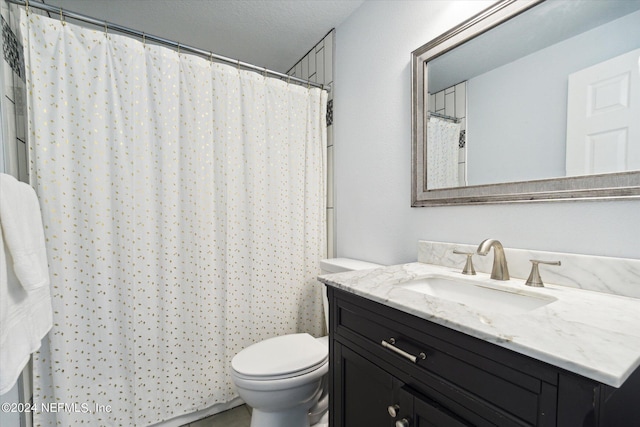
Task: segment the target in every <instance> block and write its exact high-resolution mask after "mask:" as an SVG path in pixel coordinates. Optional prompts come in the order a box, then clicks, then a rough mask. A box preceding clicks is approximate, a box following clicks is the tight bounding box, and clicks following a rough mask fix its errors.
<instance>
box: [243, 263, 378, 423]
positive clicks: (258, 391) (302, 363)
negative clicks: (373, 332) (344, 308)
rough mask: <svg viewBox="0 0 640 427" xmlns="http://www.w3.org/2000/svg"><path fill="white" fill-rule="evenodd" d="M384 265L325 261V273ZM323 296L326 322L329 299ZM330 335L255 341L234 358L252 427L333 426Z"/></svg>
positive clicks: (321, 264)
mask: <svg viewBox="0 0 640 427" xmlns="http://www.w3.org/2000/svg"><path fill="white" fill-rule="evenodd" d="M377 267H380V265H379V264H373V263H370V262H365V261H358V260H353V259H348V258H333V259H326V260H322V261H320V268H321V270H322V274H329V273H339V272H342V271H352V270H364V269H368V268H377ZM324 295H325V297H324V298H323V304H324V312H325V322H327V329H328V322H329V317H328V313H329V307H328V306H329V303H328V300H327V297H326V292H325V293H324ZM328 371H329V339H328V337H321V338H313V337H312V336H311V335H309V334H304V333H303V334H290V335H282V336H279V337H274V338H269V339H266V340H264V341H260V342H258V343H255V344H253V345H251V346H249V347H247V348H245V349H244V350H242V351H241V352H239V353H238V354H236V355H235V357H234V358H233V360H232V361H231V378H232V379H233V382H234V384H235V386H236V389H237V390H238V394H239V395H240V397H241V398H242V399H243V400H244V402H245V403H246V404H247V405H249V406H250V407H252V408H253V412H252V416H251V427H285V426H286V427H309V426H316V427H325V426H328V425H329V424H328V414H327V409H328V406H329V396H328V395H327V390H326V388H327V379H326V374H327V372H328Z"/></svg>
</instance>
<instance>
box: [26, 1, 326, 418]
mask: <svg viewBox="0 0 640 427" xmlns="http://www.w3.org/2000/svg"><path fill="white" fill-rule="evenodd" d="M21 31H22V34H23V41H24V46H26V48H25V49H26V57H27V79H28V82H27V84H28V92H29V97H28V105H29V132H30V134H29V155H30V164H31V180H32V181H31V182H32V185H33V186H34V187H35V188H36V190H37V192H38V195H39V198H40V202H41V205H42V211H43V217H44V222H45V230H46V238H47V250H48V257H49V264H50V271H51V281H52V294H53V307H54V327H53V330H52V331H51V332H50V334H49V335H48V337H47V339H46V340H45V342H44V343H43V348H42V350H41V351H40V352H39V353H38V354H37V355H36V357H35V380H34V381H35V397H34V398H35V402H36V404H38V405H40V403H42V402H44V403H47V404H49V403H54V402H56V403H62V404H66V405H68V406H64V407H62V409H61V410H59V411H58V412H57V413H40V414H37V415H36V424H37V425H54V424H56V423H57V425H64V426H73V425H80V424H83V425H92V426H98V425H100V426H146V425H150V424H153V423H156V422H159V421H162V420H166V419H170V418H173V417H176V416H179V415H182V414H185V413H190V412H193V411H196V410H199V409H203V408H206V407H208V406H210V405H212V404H215V403H219V402H227V401H229V400H231V399H232V398H234V397H235V396H236V394H235V392H234V389H233V387H232V383H231V380H230V377H229V374H228V371H229V367H230V361H231V358H232V357H233V356H234V354H235V353H237V352H238V351H239V350H241V349H242V348H244V347H246V346H247V345H249V344H251V343H253V342H256V341H259V340H262V339H265V338H267V337H271V336H275V335H280V334H284V333H292V332H303V331H304V332H309V333H311V334H313V335H316V336H317V335H319V334H321V333H322V332H323V321H322V304H321V291H322V290H321V287H320V285H319V284H317V283H316V282H315V277H316V275H317V274H318V273H319V272H318V261H319V260H320V259H321V257H322V256H323V255H324V247H325V153H326V151H325V150H326V147H325V146H326V127H325V126H326V124H325V116H324V113H325V111H326V92H324V91H321V90H319V89H311V90H309V89H307V88H303V87H300V86H294V85H287V83H286V82H283V81H280V80H276V79H271V78H264V77H263V76H262V75H260V74H256V73H252V72H248V71H240V70H238V69H236V68H235V67H230V66H226V65H221V64H215V63H211V62H210V61H208V60H206V59H203V58H199V57H195V56H190V55H181V54H179V53H177V52H175V51H172V50H170V49H166V48H163V47H158V46H152V45H144V44H143V43H142V42H139V41H137V40H134V39H131V38H128V37H124V36H118V35H112V34H107V33H105V31H94V30H89V29H85V28H81V27H79V26H75V25H72V24H69V23H67V24H63V23H61V22H59V21H57V20H53V19H49V18H45V17H42V16H38V15H34V14H30V15H28V16H26V15H25V13H24V11H22V17H21ZM83 404H84V405H85V406H82V405H83ZM96 405H98V406H96ZM86 408H88V410H86V411H85V409H86ZM92 412H95V413H92Z"/></svg>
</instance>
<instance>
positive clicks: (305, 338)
mask: <svg viewBox="0 0 640 427" xmlns="http://www.w3.org/2000/svg"><path fill="white" fill-rule="evenodd" d="M328 357H329V352H328V351H327V347H326V346H324V345H322V344H321V343H320V342H318V341H317V340H316V339H315V338H313V337H312V336H311V335H309V334H291V335H282V336H279V337H274V338H269V339H266V340H264V341H260V342H258V343H255V344H253V345H251V346H249V347H247V348H245V349H244V350H242V351H241V352H240V353H238V354H236V356H235V357H234V358H233V360H232V361H231V367H232V368H233V370H234V371H236V372H237V373H239V374H241V375H246V376H250V377H265V378H266V377H270V378H272V377H277V376H283V375H284V374H293V373H298V372H300V371H306V370H309V368H312V367H315V366H318V365H322V364H323V363H324V362H326V360H327V359H328Z"/></svg>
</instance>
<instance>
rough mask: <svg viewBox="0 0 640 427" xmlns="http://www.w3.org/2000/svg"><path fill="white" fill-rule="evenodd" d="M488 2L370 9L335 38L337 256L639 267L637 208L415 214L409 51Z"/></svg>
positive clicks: (586, 205)
mask: <svg viewBox="0 0 640 427" xmlns="http://www.w3.org/2000/svg"><path fill="white" fill-rule="evenodd" d="M491 3H492V2H490V1H473V0H472V1H452V2H446V1H435V0H432V1H396V0H394V1H383V0H379V1H369V2H365V3H364V4H363V6H361V7H360V8H359V9H357V10H356V11H355V12H354V13H353V14H352V15H351V16H350V17H349V18H348V19H347V20H346V21H345V22H344V23H343V24H342V25H340V26H339V27H338V28H337V31H336V79H335V81H336V83H335V90H336V99H337V100H339V101H340V102H338V103H336V105H335V106H334V126H335V134H334V136H335V143H334V144H335V156H336V158H335V180H336V210H337V212H336V221H337V222H336V228H337V230H336V232H337V256H343V257H352V258H360V259H364V260H369V261H374V262H380V263H385V264H395V263H402V262H409V261H414V260H415V259H416V251H417V249H416V248H417V241H418V239H427V240H436V241H438V240H439V241H445V242H459V243H470V244H477V243H479V242H480V241H481V240H483V239H484V238H487V237H493V238H498V239H500V240H501V241H502V242H503V244H504V245H505V246H507V247H513V248H523V249H537V250H548V251H558V252H575V253H583V254H596V255H605V256H617V257H629V258H640V200H636V201H617V202H554V203H519V204H503V205H484V206H459V207H432V208H411V207H410V182H411V170H410V160H411V131H410V124H411V115H410V114H411V113H410V111H411V110H410V108H411V105H410V102H411V84H410V54H411V51H413V50H414V49H416V48H418V47H419V46H421V45H423V44H424V43H426V42H427V41H429V40H431V39H432V38H434V37H435V36H437V35H439V34H441V33H443V32H445V31H446V30H448V29H449V28H451V27H452V26H455V25H456V24H458V23H460V22H461V21H463V20H465V19H466V18H468V17H470V16H471V15H473V14H475V13H477V12H478V11H480V10H481V9H483V8H485V7H487V6H488V5H490V4H491Z"/></svg>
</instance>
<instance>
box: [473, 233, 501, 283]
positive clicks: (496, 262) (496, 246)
mask: <svg viewBox="0 0 640 427" xmlns="http://www.w3.org/2000/svg"><path fill="white" fill-rule="evenodd" d="M492 247H493V268H492V269H491V278H492V279H495V280H509V269H508V268H507V258H506V257H505V256H504V248H503V247H502V243H500V242H499V241H498V240H496V239H487V240H484V241H483V242H482V243H480V245H479V246H478V250H477V251H476V252H477V253H478V255H483V256H484V255H486V254H488V253H489V250H490V249H491V248H492Z"/></svg>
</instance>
